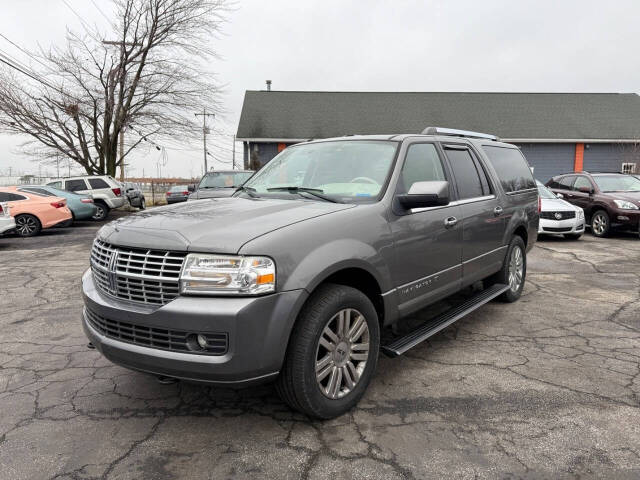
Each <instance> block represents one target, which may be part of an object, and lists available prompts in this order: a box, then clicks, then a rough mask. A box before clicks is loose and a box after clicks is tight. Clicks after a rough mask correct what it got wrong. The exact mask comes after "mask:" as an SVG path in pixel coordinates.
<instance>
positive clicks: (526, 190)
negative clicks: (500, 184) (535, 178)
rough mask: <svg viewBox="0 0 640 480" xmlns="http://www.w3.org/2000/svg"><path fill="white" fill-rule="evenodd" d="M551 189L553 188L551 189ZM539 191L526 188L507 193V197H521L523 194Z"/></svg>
mask: <svg viewBox="0 0 640 480" xmlns="http://www.w3.org/2000/svg"><path fill="white" fill-rule="evenodd" d="M549 188H553V187H549ZM536 190H538V189H537V188H525V189H523V190H515V191H513V192H505V195H519V194H521V193H527V192H534V191H536Z"/></svg>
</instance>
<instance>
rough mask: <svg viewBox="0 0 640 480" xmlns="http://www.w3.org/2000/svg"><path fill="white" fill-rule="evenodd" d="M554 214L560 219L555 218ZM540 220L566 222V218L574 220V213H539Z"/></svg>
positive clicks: (573, 211) (572, 211)
mask: <svg viewBox="0 0 640 480" xmlns="http://www.w3.org/2000/svg"><path fill="white" fill-rule="evenodd" d="M556 213H557V214H559V216H560V218H557V217H556ZM540 218H544V219H546V220H567V219H568V218H576V212H575V210H571V211H570V212H540Z"/></svg>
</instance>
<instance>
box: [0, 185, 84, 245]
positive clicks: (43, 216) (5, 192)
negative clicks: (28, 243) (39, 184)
mask: <svg viewBox="0 0 640 480" xmlns="http://www.w3.org/2000/svg"><path fill="white" fill-rule="evenodd" d="M0 202H3V203H5V202H6V203H8V204H9V212H10V213H11V216H12V217H13V218H14V219H15V221H16V233H17V234H18V235H20V236H21V237H33V236H34V235H37V234H38V233H40V230H42V229H43V228H51V227H64V226H67V225H69V224H71V222H72V221H73V220H72V216H71V210H69V208H68V207H67V201H66V200H65V199H64V198H60V197H41V196H40V195H35V194H33V193H30V192H19V191H18V190H17V189H16V187H3V188H0Z"/></svg>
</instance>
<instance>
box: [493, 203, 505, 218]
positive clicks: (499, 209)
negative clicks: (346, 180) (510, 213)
mask: <svg viewBox="0 0 640 480" xmlns="http://www.w3.org/2000/svg"><path fill="white" fill-rule="evenodd" d="M502 212H504V210H503V209H502V207H501V206H500V205H498V206H497V207H496V208H494V209H493V214H494V215H495V216H496V217H497V216H499V215H502Z"/></svg>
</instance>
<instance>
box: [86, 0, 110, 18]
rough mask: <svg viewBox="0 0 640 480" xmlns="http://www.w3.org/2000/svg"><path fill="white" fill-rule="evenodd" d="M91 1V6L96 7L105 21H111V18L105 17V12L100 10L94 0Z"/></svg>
mask: <svg viewBox="0 0 640 480" xmlns="http://www.w3.org/2000/svg"><path fill="white" fill-rule="evenodd" d="M91 3H93V6H94V7H96V8H97V9H98V11H99V12H100V14H101V15H102V16H103V17H104V18H105V19H106V20H107V22H109V23H111V20H110V19H109V17H107V16H106V15H105V13H104V12H103V11H102V9H101V8H100V7H99V6H98V4H97V3H96V2H95V1H94V0H91Z"/></svg>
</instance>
